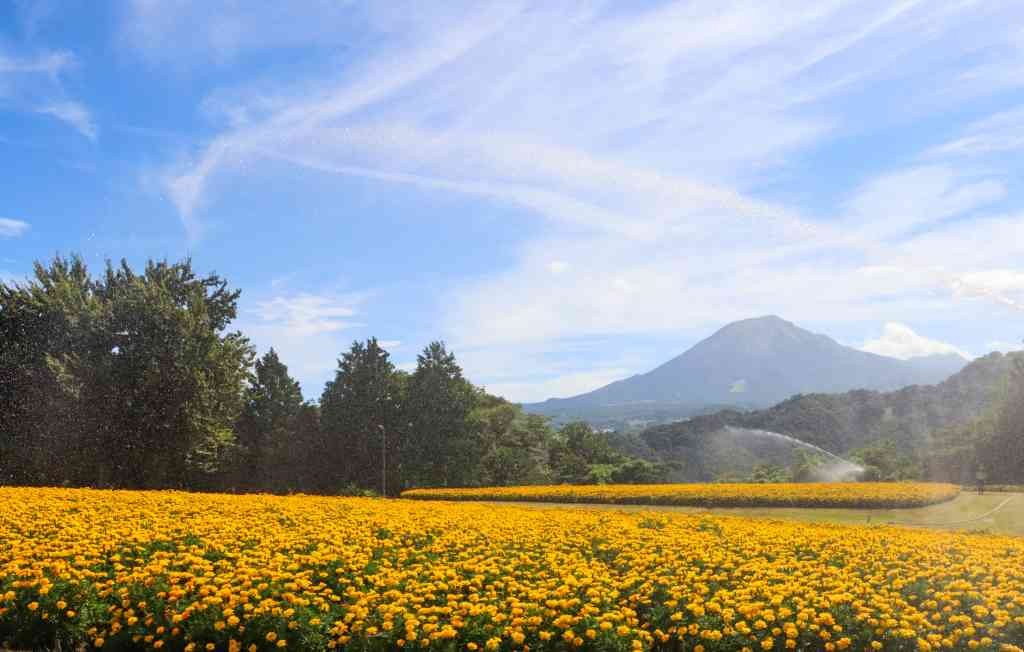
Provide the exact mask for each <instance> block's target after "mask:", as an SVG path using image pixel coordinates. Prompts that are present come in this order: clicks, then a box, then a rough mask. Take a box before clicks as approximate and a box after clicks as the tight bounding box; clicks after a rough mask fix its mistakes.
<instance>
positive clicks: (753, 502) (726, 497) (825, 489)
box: [402, 482, 960, 508]
mask: <svg viewBox="0 0 1024 652" xmlns="http://www.w3.org/2000/svg"><path fill="white" fill-rule="evenodd" d="M959 493H960V488H959V487H958V486H956V485H952V484H939V483H928V482H835V483H791V484H724V483H723V484H719V483H715V484H634V485H624V484H615V485H612V484H602V485H597V484H595V485H548V486H525V487H474V488H458V489H455V488H452V489H449V488H437V489H411V490H409V491H405V492H403V493H402V497H403V498H421V499H428V500H508V501H529V502H555V503H618V504H642V505H694V506H702V507H877V508H887V507H922V506H924V505H931V504H934V503H940V502H942V501H945V500H950V499H952V498H955V497H956V496H957V494H959Z"/></svg>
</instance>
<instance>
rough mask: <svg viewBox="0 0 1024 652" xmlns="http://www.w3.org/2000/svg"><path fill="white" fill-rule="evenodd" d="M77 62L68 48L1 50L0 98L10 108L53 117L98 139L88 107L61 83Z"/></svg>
mask: <svg viewBox="0 0 1024 652" xmlns="http://www.w3.org/2000/svg"><path fill="white" fill-rule="evenodd" d="M76 63H77V62H76V59H75V57H74V55H72V54H71V53H70V52H65V51H53V52H47V53H44V54H41V55H37V56H16V55H11V54H7V53H4V52H0V101H3V103H4V104H6V105H7V108H14V109H16V110H19V111H27V112H32V113H37V114H41V115H48V116H52V117H54V118H56V119H58V120H60V121H61V122H64V123H66V124H68V125H71V126H72V127H74V128H75V129H77V130H78V131H79V132H80V133H81V134H82V135H84V136H85V137H87V138H89V139H90V140H96V136H97V132H98V129H97V127H96V124H95V122H94V120H93V119H92V115H91V114H90V113H89V110H88V109H87V108H86V107H85V106H84V105H83V104H82V103H81V102H76V101H74V100H71V99H69V98H68V96H67V93H66V92H65V90H64V87H63V84H62V83H61V75H62V74H63V73H65V72H67V71H69V70H70V69H72V68H73V67H75V65H76Z"/></svg>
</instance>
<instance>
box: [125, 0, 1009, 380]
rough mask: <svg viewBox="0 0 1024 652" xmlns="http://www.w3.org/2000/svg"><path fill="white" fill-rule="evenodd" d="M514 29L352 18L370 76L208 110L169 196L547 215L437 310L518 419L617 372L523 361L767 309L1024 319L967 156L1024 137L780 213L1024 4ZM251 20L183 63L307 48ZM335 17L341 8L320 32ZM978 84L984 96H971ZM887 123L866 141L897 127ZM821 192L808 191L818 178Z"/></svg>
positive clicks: (161, 39) (160, 14)
mask: <svg viewBox="0 0 1024 652" xmlns="http://www.w3.org/2000/svg"><path fill="white" fill-rule="evenodd" d="M197 6H198V5H197V4H195V3H176V4H173V5H169V4H167V3H155V2H141V1H140V2H136V3H135V4H134V5H132V12H134V13H133V14H132V15H134V16H136V17H138V18H139V20H140V22H139V23H138V24H137V25H132V26H131V27H130V28H129V31H131V32H133V35H132V36H130V40H131V42H132V43H133V45H134V47H138V48H141V49H144V50H150V51H149V54H150V56H151V57H152V59H153V60H154V61H157V60H161V59H162V58H168V57H169V56H170V55H171V53H174V52H175V45H176V43H177V41H180V40H181V39H180V35H181V34H182V33H183V30H185V29H187V27H185V26H187V25H189V24H190V23H189V22H188V21H187V20H185V19H183V18H182V16H186V17H187V16H188V15H189V14H190V12H192V11H194V10H195V8H196V7H197ZM509 7H510V8H507V9H506V8H500V9H493V10H492V9H482V8H480V7H478V6H476V5H474V8H473V10H472V11H465V12H461V13H462V14H464V15H462V16H457V14H459V13H460V12H459V11H454V10H452V11H449V10H440V11H442V12H443V13H442V14H440V15H435V14H434V13H433V11H435V10H431V9H429V8H420V9H418V10H416V8H415V7H402V8H401V9H395V10H384V11H383V12H382V13H380V14H377V13H374V12H370V13H373V15H372V16H370V15H369V14H362V13H359V12H356V13H355V14H347V17H346V20H348V21H350V23H351V24H352V25H356V26H358V28H359V29H361V30H362V29H365V30H366V32H367V33H368V34H371V35H372V36H373V38H370V39H367V41H369V42H372V43H373V47H372V48H371V49H370V51H369V52H367V53H361V54H362V55H364V56H363V58H362V59H361V62H360V63H355V64H348V65H346V66H344V67H340V68H339V69H338V70H336V71H332V72H330V73H327V74H323V75H320V76H313V77H310V78H307V79H302V80H300V81H299V82H296V83H295V84H293V85H289V84H284V83H281V82H280V80H272V79H268V80H263V81H258V82H254V83H252V84H250V85H248V86H245V87H241V88H228V89H221V90H219V91H218V92H216V93H214V94H212V95H211V97H210V98H209V99H208V101H207V102H206V103H205V104H204V107H205V109H206V110H207V112H208V114H211V117H213V118H214V119H215V120H217V121H218V123H219V124H221V125H222V128H221V130H220V132H219V133H217V134H216V135H215V137H214V138H212V139H211V140H210V141H208V142H206V143H204V144H203V145H201V146H199V147H197V148H196V150H195V152H194V155H193V156H192V157H191V158H188V159H187V160H184V161H180V162H179V165H176V166H172V167H169V168H168V170H167V174H166V188H167V190H168V193H169V196H170V197H171V200H172V201H173V202H174V204H175V206H176V207H177V209H178V211H179V214H180V216H181V219H182V221H183V223H184V225H185V228H186V230H187V232H188V233H189V235H190V236H191V237H197V235H198V234H199V233H200V231H201V227H202V222H203V219H204V208H205V207H206V206H207V205H208V204H209V202H211V201H216V200H217V199H218V197H220V196H221V193H222V192H224V188H228V187H230V184H224V185H223V186H222V185H219V184H216V183H215V180H216V179H218V178H220V177H222V176H230V175H233V174H240V175H244V174H247V173H248V172H249V171H250V170H251V169H252V167H253V166H256V165H259V164H261V163H269V164H274V165H277V164H280V163H282V162H285V163H288V164H292V165H295V166H298V167H301V168H306V169H312V170H317V171H319V172H324V173H329V174H337V175H344V176H355V177H360V178H363V179H367V180H372V181H376V182H379V183H381V184H394V185H407V186H411V187H415V188H418V189H421V190H425V191H429V192H436V193H438V194H442V193H445V194H459V195H466V196H471V197H475V198H477V199H479V200H483V201H491V202H499V203H503V204H509V205H513V206H516V207H519V208H521V209H523V210H524V212H527V213H530V214H532V215H533V216H540V217H541V218H543V219H544V220H545V222H544V224H543V226H542V228H540V229H538V230H536V231H531V232H530V233H531V234H530V236H529V239H528V240H526V241H524V242H520V243H516V246H517V251H518V257H517V259H516V260H515V262H514V263H513V264H512V265H510V266H508V267H506V268H503V269H495V270H493V271H491V272H490V273H488V274H486V275H484V276H480V277H477V278H473V279H469V280H467V281H465V282H461V283H459V284H457V285H454V286H453V287H451V289H450V292H449V293H447V295H446V296H444V297H443V298H442V299H440V300H442V301H443V302H444V305H445V306H446V310H445V312H444V322H443V323H442V324H440V328H441V330H442V334H443V335H444V336H445V337H446V339H447V340H448V341H449V342H451V343H452V345H453V346H455V347H457V348H460V349H461V348H462V347H470V348H474V349H480V350H487V351H490V353H491V355H492V356H493V357H494V358H500V357H503V356H504V355H505V354H507V356H505V357H507V358H508V359H509V363H510V364H509V366H502V365H500V364H495V363H494V359H492V360H491V362H492V364H488V365H483V364H480V365H476V364H467V370H469V369H473V370H474V371H476V370H480V374H481V375H476V376H472V377H474V378H480V379H481V380H483V381H488V382H489V381H493V382H494V383H498V384H499V386H501V387H503V388H504V390H505V391H507V392H508V393H509V394H510V396H511V397H512V398H520V396H517V395H516V394H515V392H523V396H525V395H530V396H532V397H534V396H537V395H538V394H543V393H545V392H550V394H549V395H565V394H568V393H573V391H574V390H570V389H569V388H570V386H572V387H575V388H578V387H583V385H586V384H587V382H589V381H586V380H585V379H587V378H588V376H587V374H596V375H593V376H591V377H589V378H590V380H593V381H595V382H596V381H597V380H599V379H600V378H598V376H601V373H604V372H600V373H599V372H593V370H589V369H573V368H569V369H567V368H556V367H554V366H552V364H551V363H550V362H549V361H546V360H545V359H544V358H543V357H540V356H531V355H525V356H524V355H523V352H524V350H527V351H528V350H530V347H536V346H539V345H540V344H541V343H543V344H545V345H547V346H549V347H552V348H558V347H560V346H562V345H563V344H564V343H565V342H566V341H568V340H570V339H571V338H573V337H580V336H589V335H602V334H608V333H614V334H623V333H626V334H629V333H636V334H651V333H659V332H660V333H665V332H679V331H682V330H689V331H692V330H693V329H700V328H711V327H714V326H718V325H721V324H722V323H723V322H725V321H729V320H731V319H736V318H742V317H747V316H749V315H751V314H766V313H777V314H782V315H784V316H785V317H787V318H789V319H793V320H796V321H798V322H805V321H815V322H820V321H821V320H822V319H823V316H824V318H826V319H828V320H834V321H870V322H876V323H877V322H878V321H880V320H881V319H897V320H905V321H909V322H914V321H915V320H918V319H921V318H922V316H924V315H927V316H934V315H941V316H942V317H943V318H945V319H950V320H953V319H957V318H962V319H966V318H969V315H970V314H972V312H971V311H972V310H976V309H977V308H976V304H975V303H974V302H971V301H966V300H960V299H970V298H974V297H984V298H986V299H987V300H989V301H990V302H991V301H994V302H996V303H998V304H1000V305H1002V306H1006V307H1012V306H1013V305H1015V304H1014V302H1017V301H1018V295H1017V294H1016V292H1017V290H1016V289H1014V288H1012V287H1004V286H1002V285H999V283H995V285H993V283H992V281H993V278H990V277H988V276H978V275H979V274H980V275H991V274H993V273H997V272H999V270H1004V271H1008V272H1009V273H1014V269H1015V266H1016V265H1019V261H1020V260H1022V259H1024V258H1022V256H1024V232H1022V228H1024V220H1022V219H1021V216H1019V215H1015V214H1004V215H992V214H990V213H986V211H989V212H991V211H993V210H994V208H995V207H997V206H999V205H1000V204H1001V203H1003V202H1005V201H1006V200H1007V199H1008V198H1010V197H1011V196H1012V195H1013V193H1014V192H1015V187H1014V185H1013V182H1012V177H1011V176H1010V175H1007V174H1005V173H1002V174H995V173H992V172H991V169H992V168H991V167H985V166H982V165H975V164H974V161H973V160H972V161H971V162H970V164H966V163H965V162H964V160H965V159H966V158H969V157H965V156H962V155H961V154H962V153H963V152H965V151H971V152H982V151H996V148H997V147H998V146H999V143H1001V142H1003V143H1005V140H1003V141H1001V140H1000V138H1001V137H1005V136H1006V135H1007V134H1010V135H1011V136H1012V133H1013V129H1014V128H1015V125H1019V123H1020V121H1019V120H1018V118H1017V117H1015V116H1014V115H1011V114H1007V115H1006V116H1003V117H1001V118H999V119H993V120H991V121H989V123H985V122H983V121H982V122H979V123H978V124H977V125H974V126H972V127H970V128H969V129H968V130H967V131H966V132H965V133H964V134H961V137H959V138H957V139H954V140H953V141H950V142H951V143H955V142H960V141H963V142H962V143H961V144H959V145H955V146H953V145H949V146H940V147H937V148H934V150H932V151H928V152H927V153H926V155H925V156H923V157H921V158H917V159H915V158H914V157H915V155H916V154H917V153H918V152H906V153H904V156H903V157H902V159H900V160H903V161H908V160H909V161H911V162H910V163H903V164H898V165H897V166H896V167H895V168H893V169H890V170H887V171H881V172H878V171H875V172H874V173H872V174H870V175H869V176H868V178H866V179H862V178H857V179H856V183H857V187H855V188H853V189H852V191H850V192H849V193H848V195H847V197H846V200H845V201H844V202H841V203H840V204H839V206H838V208H837V209H836V210H830V209H827V208H824V209H816V211H815V212H816V213H818V214H815V215H809V214H808V213H807V211H806V210H798V209H796V208H793V207H792V206H791V205H789V203H791V202H782V201H778V200H777V199H775V197H776V196H775V195H771V194H768V193H767V192H765V191H764V189H765V188H768V189H769V190H770V189H771V188H772V187H773V182H774V181H776V180H777V179H778V178H779V177H783V178H784V177H785V176H786V175H787V174H790V173H791V171H790V170H789V166H790V164H791V158H792V154H793V153H794V152H798V151H800V150H801V149H802V148H808V147H812V146H814V147H817V148H818V151H824V152H827V147H826V145H827V144H828V140H827V139H828V138H829V137H830V136H831V135H832V134H834V133H836V132H837V131H840V130H842V131H843V132H844V133H845V132H849V133H852V134H853V135H854V136H856V135H857V134H858V133H859V131H858V130H859V129H862V119H863V116H862V115H861V114H860V113H858V111H860V110H863V107H864V106H865V105H866V104H873V103H875V104H881V105H885V104H886V101H887V99H888V100H891V99H892V97H893V96H892V95H883V96H880V97H881V102H877V103H876V102H873V101H872V102H865V97H869V95H868V94H867V90H868V89H871V88H874V87H875V86H881V87H886V88H888V90H885V91H882V92H888V93H890V94H892V93H897V94H898V95H899V97H907V96H914V95H915V92H920V91H924V90H927V89H930V88H933V87H934V86H935V82H936V80H938V79H946V78H949V79H955V78H956V75H955V74H953V73H955V72H958V71H960V72H962V71H963V70H964V68H965V67H966V66H969V65H970V66H973V65H974V63H975V62H979V61H980V62H993V61H998V54H999V53H998V52H996V51H990V50H988V49H983V48H979V47H978V44H976V43H973V42H971V41H970V40H969V39H964V38H961V36H960V34H961V31H962V29H961V28H962V27H963V25H964V24H965V22H970V23H971V24H972V25H974V24H975V23H977V24H978V25H982V24H983V22H984V21H987V23H984V24H988V23H991V24H992V25H993V26H995V25H998V24H999V23H1000V22H1005V18H1006V16H1008V15H1009V16H1012V13H1013V9H1014V8H1013V6H1012V5H1011V4H1009V3H993V4H992V5H990V11H991V13H989V14H986V16H984V17H979V16H978V12H975V11H973V10H972V8H971V7H970V5H969V3H959V4H957V3H953V4H949V5H941V6H940V5H937V4H934V3H923V2H903V3H899V4H892V3H888V2H867V3H863V4H858V5H851V4H847V3H843V2H824V3H817V4H815V5H814V6H813V8H812V9H811V10H808V9H807V7H805V6H797V5H794V4H792V3H786V2H758V3H753V2H740V3H735V4H733V5H729V6H722V5H721V4H719V3H710V2H709V3H701V2H670V3H665V4H662V5H659V6H656V7H650V8H647V9H644V10H640V11H614V12H610V13H608V12H605V11H604V7H603V6H602V5H600V4H591V3H586V2H585V3H576V4H571V5H561V4H551V3H544V4H536V5H533V6H529V7H528V8H527V10H521V8H520V6H519V5H515V6H511V5H510V6H509ZM236 14H237V12H234V13H233V12H231V11H229V10H228V9H224V8H223V7H222V8H219V9H217V10H216V11H215V12H214V16H215V18H216V20H214V21H212V23H213V24H214V26H216V25H221V27H218V28H217V29H219V30H220V34H221V35H219V36H218V35H217V32H216V31H215V30H214V26H204V27H203V28H202V30H201V32H200V33H199V34H198V35H197V38H196V39H194V40H193V41H191V42H190V44H189V46H188V47H190V48H192V47H196V48H200V54H199V55H196V53H195V52H191V54H190V56H194V57H195V58H196V59H197V60H203V56H207V58H210V57H211V56H212V58H213V59H214V60H215V61H218V62H220V63H225V64H226V63H230V62H231V61H233V60H234V59H235V58H237V57H241V56H245V55H246V54H247V53H251V52H255V51H257V50H259V49H261V48H263V47H276V46H279V45H281V44H282V43H291V42H292V41H291V40H289V39H292V38H293V37H292V36H290V34H292V33H293V30H292V28H293V27H294V24H293V23H291V22H288V21H292V20H293V19H292V18H282V19H281V20H280V21H279V22H281V24H282V29H281V30H280V32H279V33H272V32H273V30H272V29H269V28H268V27H267V24H266V23H264V22H261V21H265V20H266V19H267V15H266V14H262V15H260V14H258V12H257V13H256V14H253V15H247V16H241V15H236ZM335 17H336V15H335V14H334V13H332V12H330V11H328V12H327V13H326V14H324V15H323V16H322V22H323V24H325V25H330V24H332V20H334V18H335ZM294 20H298V19H294ZM270 22H271V23H272V22H273V21H270ZM300 31H301V30H300ZM295 33H297V32H295ZM979 33H982V32H979ZM261 39H265V42H263V41H261ZM320 39H324V40H322V41H321V40H320ZM312 40H313V41H314V42H316V43H326V42H329V40H330V35H329V34H327V33H326V32H321V31H317V32H316V33H315V34H314V35H313V37H312ZM967 55H970V57H968V56H967ZM967 59H970V63H963V61H962V60H967ZM939 64H941V65H939ZM957 83H959V82H955V81H952V82H950V85H953V86H955V85H956V84H957ZM963 83H964V84H965V85H967V86H970V87H971V88H972V89H974V90H972V91H971V92H972V93H975V92H978V91H977V89H975V85H976V80H974V79H970V80H968V79H966V78H964V81H963ZM891 87H895V88H898V90H896V91H893V90H892V88H891ZM930 101H933V102H934V101H935V98H931V100H930ZM935 104H936V106H935V107H933V108H942V109H944V106H941V107H940V106H939V105H940V104H941V103H939V102H935ZM920 110H928V107H925V108H924V109H920ZM880 116H881V114H878V115H877V116H874V117H873V116H871V115H869V116H868V122H870V121H871V120H872V119H874V120H875V121H876V122H878V121H883V120H886V119H888V118H887V117H880ZM225 118H226V119H225ZM869 126H870V125H869ZM1018 131H1019V130H1018ZM1016 137H1018V138H1019V134H1017V136H1016ZM972 138H973V139H974V140H970V139H972ZM1004 147H1005V145H1004ZM886 160H891V157H887V159H886ZM996 169H1000V170H1001V169H1002V168H999V167H997V168H996ZM804 173H805V174H810V175H812V177H811V178H809V179H808V180H807V181H808V184H807V185H815V183H816V180H815V179H814V178H813V174H814V173H815V171H814V170H811V171H804ZM851 178H852V177H851ZM824 185H825V186H828V184H827V183H826V184H824ZM837 192H842V191H837ZM798 199H799V198H798ZM808 203H811V202H808ZM999 273H1001V272H999ZM972 275H973V276H972ZM996 280H998V279H996ZM893 305H898V306H899V313H898V314H893V312H892V306H893ZM886 337H887V335H883V337H882V338H879V341H882V340H884V339H885V338H886ZM919 339H920V340H923V339H924V338H919ZM924 341H926V342H931V341H930V340H924ZM914 342H917V343H916V344H915V346H919V347H922V346H923V347H924V348H926V349H927V346H925V345H923V344H921V341H919V340H914ZM938 344H941V343H938ZM880 345H881V344H880ZM929 346H931V345H929ZM524 360H526V361H529V363H530V365H533V366H532V367H530V366H528V365H527V363H526V362H524ZM604 368H606V369H612V370H613V371H618V370H620V369H626V368H631V367H629V366H628V365H627V366H621V365H615V364H608V363H605V365H604ZM496 369H497V370H500V371H495V370H496ZM609 373H610V372H609ZM538 374H539V375H538ZM601 378H604V376H601ZM545 383H546V384H545ZM574 383H575V385H574ZM556 386H557V387H561V388H562V389H559V390H558V391H555V390H554V389H552V388H554V387H556ZM530 387H544V388H546V389H543V390H533V389H529V388H530ZM585 389H593V387H592V386H588V387H586V388H585ZM581 391H582V390H581Z"/></svg>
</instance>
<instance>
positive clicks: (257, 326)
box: [233, 292, 365, 397]
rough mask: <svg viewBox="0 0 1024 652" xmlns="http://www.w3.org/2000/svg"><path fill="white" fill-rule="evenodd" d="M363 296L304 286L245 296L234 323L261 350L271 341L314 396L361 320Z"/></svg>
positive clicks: (234, 326)
mask: <svg viewBox="0 0 1024 652" xmlns="http://www.w3.org/2000/svg"><path fill="white" fill-rule="evenodd" d="M364 298H365V297H364V296H362V295H357V294H352V295H335V294H322V293H320V294H318V293H313V292H302V293H296V294H276V295H272V296H271V297H269V298H264V299H258V300H255V301H252V302H251V303H248V302H246V300H245V299H244V297H243V303H242V306H241V310H240V318H239V319H238V321H237V322H236V323H235V324H234V325H233V328H238V329H239V330H241V331H242V332H243V333H245V334H246V336H248V337H249V338H250V339H251V340H252V341H253V343H254V344H255V345H256V347H257V349H258V350H259V351H266V350H268V349H269V348H270V347H273V348H274V349H275V350H276V351H277V353H278V355H279V356H280V358H281V360H282V361H283V362H284V363H285V364H286V365H288V371H289V373H290V374H291V375H292V376H293V377H295V378H297V379H298V380H299V381H301V383H302V387H303V392H304V393H305V395H306V396H307V397H311V396H316V395H318V394H319V390H320V387H319V385H320V384H321V383H323V382H324V381H326V380H328V379H329V378H330V377H331V373H332V371H333V370H334V369H335V367H336V364H337V358H338V356H339V355H340V353H341V352H342V351H344V350H346V349H348V345H349V343H350V340H351V339H353V338H351V337H348V335H347V332H348V330H349V329H352V328H356V327H359V326H362V325H363V324H361V323H359V322H358V321H356V317H357V315H358V314H359V306H360V304H361V303H362V301H363V300H364Z"/></svg>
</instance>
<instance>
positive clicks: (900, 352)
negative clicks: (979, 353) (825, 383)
mask: <svg viewBox="0 0 1024 652" xmlns="http://www.w3.org/2000/svg"><path fill="white" fill-rule="evenodd" d="M860 348H861V350H862V351H868V352H869V353H877V354H878V355H884V356H888V357H890V358H899V359H900V360H906V359H908V358H913V357H917V356H922V355H937V354H947V353H955V354H957V355H959V356H962V357H963V358H965V359H968V360H970V359H971V358H973V357H974V356H972V355H971V354H969V353H967V352H966V351H964V350H963V349H960V348H958V347H956V346H953V345H952V344H949V343H948V342H940V341H939V340H933V339H929V338H927V337H924V336H923V335H918V334H917V333H915V332H914V330H913V329H912V328H910V327H909V326H907V325H906V324H900V323H896V322H889V323H887V324H886V325H885V328H884V330H883V331H882V334H881V336H879V337H878V338H876V339H873V340H868V341H867V342H865V343H864V345H863V346H862V347H860Z"/></svg>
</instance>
